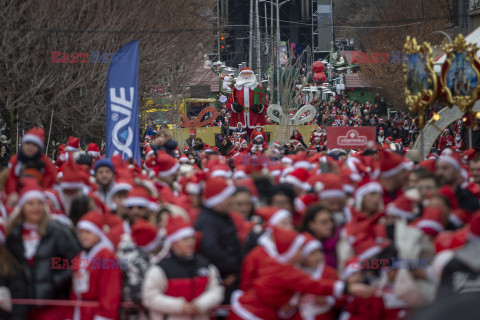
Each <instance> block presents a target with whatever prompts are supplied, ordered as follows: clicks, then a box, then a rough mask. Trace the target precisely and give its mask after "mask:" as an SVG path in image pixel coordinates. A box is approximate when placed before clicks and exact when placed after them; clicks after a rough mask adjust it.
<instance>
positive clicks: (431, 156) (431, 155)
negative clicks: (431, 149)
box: [427, 153, 437, 160]
mask: <svg viewBox="0 0 480 320" xmlns="http://www.w3.org/2000/svg"><path fill="white" fill-rule="evenodd" d="M436 159H437V155H436V154H435V153H429V154H428V156H427V160H436Z"/></svg>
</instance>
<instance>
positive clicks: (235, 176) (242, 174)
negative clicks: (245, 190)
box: [233, 170, 248, 180]
mask: <svg viewBox="0 0 480 320" xmlns="http://www.w3.org/2000/svg"><path fill="white" fill-rule="evenodd" d="M246 178H248V176H247V174H246V173H245V171H243V170H238V171H235V172H234V173H233V180H237V179H246Z"/></svg>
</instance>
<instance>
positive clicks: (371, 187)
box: [355, 181, 383, 210]
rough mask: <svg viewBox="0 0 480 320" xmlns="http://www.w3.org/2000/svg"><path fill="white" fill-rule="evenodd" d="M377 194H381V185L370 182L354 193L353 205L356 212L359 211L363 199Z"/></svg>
mask: <svg viewBox="0 0 480 320" xmlns="http://www.w3.org/2000/svg"><path fill="white" fill-rule="evenodd" d="M373 192H378V193H381V194H383V188H382V185H381V184H380V183H378V182H375V181H372V182H369V183H367V184H365V185H363V186H361V187H359V188H357V190H356V192H355V205H356V207H357V209H358V210H361V206H362V201H363V197H365V196H366V195H367V194H369V193H373Z"/></svg>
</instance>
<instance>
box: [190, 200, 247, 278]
mask: <svg viewBox="0 0 480 320" xmlns="http://www.w3.org/2000/svg"><path fill="white" fill-rule="evenodd" d="M195 229H196V230H198V231H200V232H202V240H201V243H200V250H201V254H202V255H203V256H204V257H205V258H207V259H208V260H210V262H211V263H213V264H214V265H215V266H216V267H217V269H218V271H219V272H220V275H221V276H222V278H224V277H225V276H228V275H232V274H233V275H237V276H238V274H239V273H240V265H241V263H242V247H241V245H240V241H239V240H238V235H237V230H236V229H235V225H234V223H233V220H232V218H230V216H229V215H226V214H221V213H218V212H215V211H213V210H211V209H209V208H205V207H202V211H201V212H200V214H199V216H198V218H197V221H196V222H195Z"/></svg>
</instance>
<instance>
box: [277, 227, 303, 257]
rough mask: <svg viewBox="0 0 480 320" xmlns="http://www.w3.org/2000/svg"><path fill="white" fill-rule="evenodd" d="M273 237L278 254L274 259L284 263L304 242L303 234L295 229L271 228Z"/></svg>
mask: <svg viewBox="0 0 480 320" xmlns="http://www.w3.org/2000/svg"><path fill="white" fill-rule="evenodd" d="M273 237H274V239H275V245H276V249H277V253H278V256H277V257H276V260H277V261H278V262H280V263H286V262H288V261H289V260H290V259H292V258H293V257H294V256H295V254H297V252H298V251H299V250H300V249H301V248H302V246H303V244H304V243H305V240H306V239H305V236H304V235H303V234H301V233H299V232H297V231H295V230H289V229H281V228H276V227H274V228H273Z"/></svg>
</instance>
